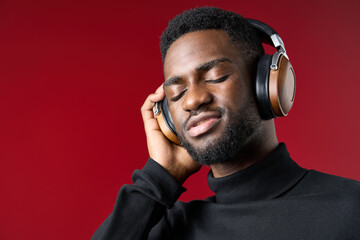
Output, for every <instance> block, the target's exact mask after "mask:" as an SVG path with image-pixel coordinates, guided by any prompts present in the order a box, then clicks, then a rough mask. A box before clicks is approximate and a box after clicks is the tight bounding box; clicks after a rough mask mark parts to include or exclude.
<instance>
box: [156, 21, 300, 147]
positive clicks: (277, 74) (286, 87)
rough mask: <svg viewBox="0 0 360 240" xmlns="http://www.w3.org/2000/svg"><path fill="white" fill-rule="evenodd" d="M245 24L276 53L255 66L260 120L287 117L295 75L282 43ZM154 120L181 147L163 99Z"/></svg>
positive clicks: (257, 25) (267, 30)
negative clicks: (274, 49)
mask: <svg viewBox="0 0 360 240" xmlns="http://www.w3.org/2000/svg"><path fill="white" fill-rule="evenodd" d="M246 20H247V21H248V22H249V23H250V25H251V26H252V27H253V28H254V29H255V30H256V32H257V34H258V35H259V36H260V39H261V42H263V43H267V44H270V45H271V46H273V47H275V48H276V49H277V51H276V52H275V53H274V54H273V55H266V54H264V55H263V56H262V57H261V58H260V59H259V61H258V64H257V70H256V71H257V72H256V79H255V94H256V101H257V105H258V110H259V113H260V116H261V118H263V119H264V120H268V119H272V118H278V117H283V116H286V115H287V114H288V113H289V111H290V109H291V107H292V105H293V103H294V98H295V73H294V69H293V67H292V65H291V63H290V61H289V57H288V56H287V54H286V50H285V46H284V42H283V41H282V39H281V38H280V36H279V35H278V34H277V33H276V31H275V30H274V29H272V28H271V27H270V26H269V25H267V24H265V23H263V22H260V21H258V20H254V19H246ZM154 116H155V118H156V119H157V120H158V123H159V126H160V129H161V131H162V132H163V133H164V135H165V136H166V137H167V138H168V139H169V140H170V141H172V142H173V143H175V144H178V145H180V144H181V143H180V141H179V139H178V137H177V133H176V130H175V126H174V122H173V120H172V118H171V115H170V111H169V103H168V100H167V99H166V97H165V98H164V100H162V101H161V102H157V103H156V104H155V107H154Z"/></svg>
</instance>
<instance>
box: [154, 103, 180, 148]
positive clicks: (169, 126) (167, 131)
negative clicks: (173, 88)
mask: <svg viewBox="0 0 360 240" xmlns="http://www.w3.org/2000/svg"><path fill="white" fill-rule="evenodd" d="M158 105H159V106H160V111H159V113H158V114H157V115H156V119H157V121H158V124H159V126H160V129H161V131H162V133H163V134H164V135H165V137H166V138H167V139H169V140H170V141H171V142H173V143H175V144H177V145H180V144H181V143H180V140H179V139H178V137H177V133H176V130H175V126H174V122H173V120H172V118H171V115H170V111H169V104H168V101H167V98H166V97H165V98H164V99H163V100H162V101H161V102H159V103H158Z"/></svg>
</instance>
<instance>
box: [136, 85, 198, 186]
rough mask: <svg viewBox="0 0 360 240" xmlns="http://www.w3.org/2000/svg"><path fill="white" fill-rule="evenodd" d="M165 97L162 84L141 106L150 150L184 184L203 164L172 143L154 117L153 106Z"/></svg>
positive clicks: (156, 159) (150, 153) (157, 160)
mask: <svg viewBox="0 0 360 240" xmlns="http://www.w3.org/2000/svg"><path fill="white" fill-rule="evenodd" d="M164 97H165V93H164V90H163V86H162V85H161V86H160V87H159V88H158V89H157V90H156V92H155V93H153V94H150V95H149V96H148V97H147V98H146V100H145V102H144V104H143V106H142V107H141V115H142V118H143V121H144V127H145V133H146V141H147V146H148V151H149V155H150V157H151V158H152V159H154V160H155V161H156V162H157V163H159V164H160V165H161V166H162V167H163V168H165V169H166V170H167V171H168V172H169V173H170V174H171V175H172V176H173V177H174V178H175V179H176V180H177V181H178V182H179V183H181V184H182V183H183V182H184V181H185V180H186V179H187V178H188V177H189V176H190V175H192V174H193V173H195V172H197V171H199V170H200V168H201V165H200V164H198V163H196V162H195V161H194V160H193V159H192V158H191V157H190V155H189V154H188V153H187V151H186V150H185V148H184V147H182V146H179V145H175V144H173V143H171V142H170V141H169V140H167V138H166V137H165V136H164V134H163V133H162V132H161V130H160V127H159V124H158V122H157V120H156V119H155V118H154V113H153V107H154V105H155V103H156V102H159V101H161V100H163V99H164Z"/></svg>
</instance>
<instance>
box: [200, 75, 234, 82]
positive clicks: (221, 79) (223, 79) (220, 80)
mask: <svg viewBox="0 0 360 240" xmlns="http://www.w3.org/2000/svg"><path fill="white" fill-rule="evenodd" d="M229 76H230V75H226V76H224V77H222V78H219V79H215V80H205V81H206V82H207V83H221V82H223V81H225V80H226V79H227V78H228V77H229Z"/></svg>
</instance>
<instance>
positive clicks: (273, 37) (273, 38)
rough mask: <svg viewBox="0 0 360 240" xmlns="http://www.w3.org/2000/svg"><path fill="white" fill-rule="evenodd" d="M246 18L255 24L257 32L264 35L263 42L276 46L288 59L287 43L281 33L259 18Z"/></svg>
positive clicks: (252, 24)
mask: <svg viewBox="0 0 360 240" xmlns="http://www.w3.org/2000/svg"><path fill="white" fill-rule="evenodd" d="M246 20H247V21H248V22H249V23H250V24H251V26H253V27H254V28H255V30H256V32H257V33H258V34H259V35H260V36H261V37H262V39H261V40H262V42H266V43H269V44H270V45H271V46H273V47H275V48H276V49H277V50H278V51H279V52H280V53H282V54H283V55H284V56H285V57H286V58H287V59H289V57H288V56H287V54H286V50H285V44H284V42H283V40H282V39H281V37H280V36H279V34H277V32H276V31H275V30H274V29H273V28H272V27H270V26H269V25H267V24H266V23H263V22H260V21H259V20H255V19H250V18H246Z"/></svg>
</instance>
